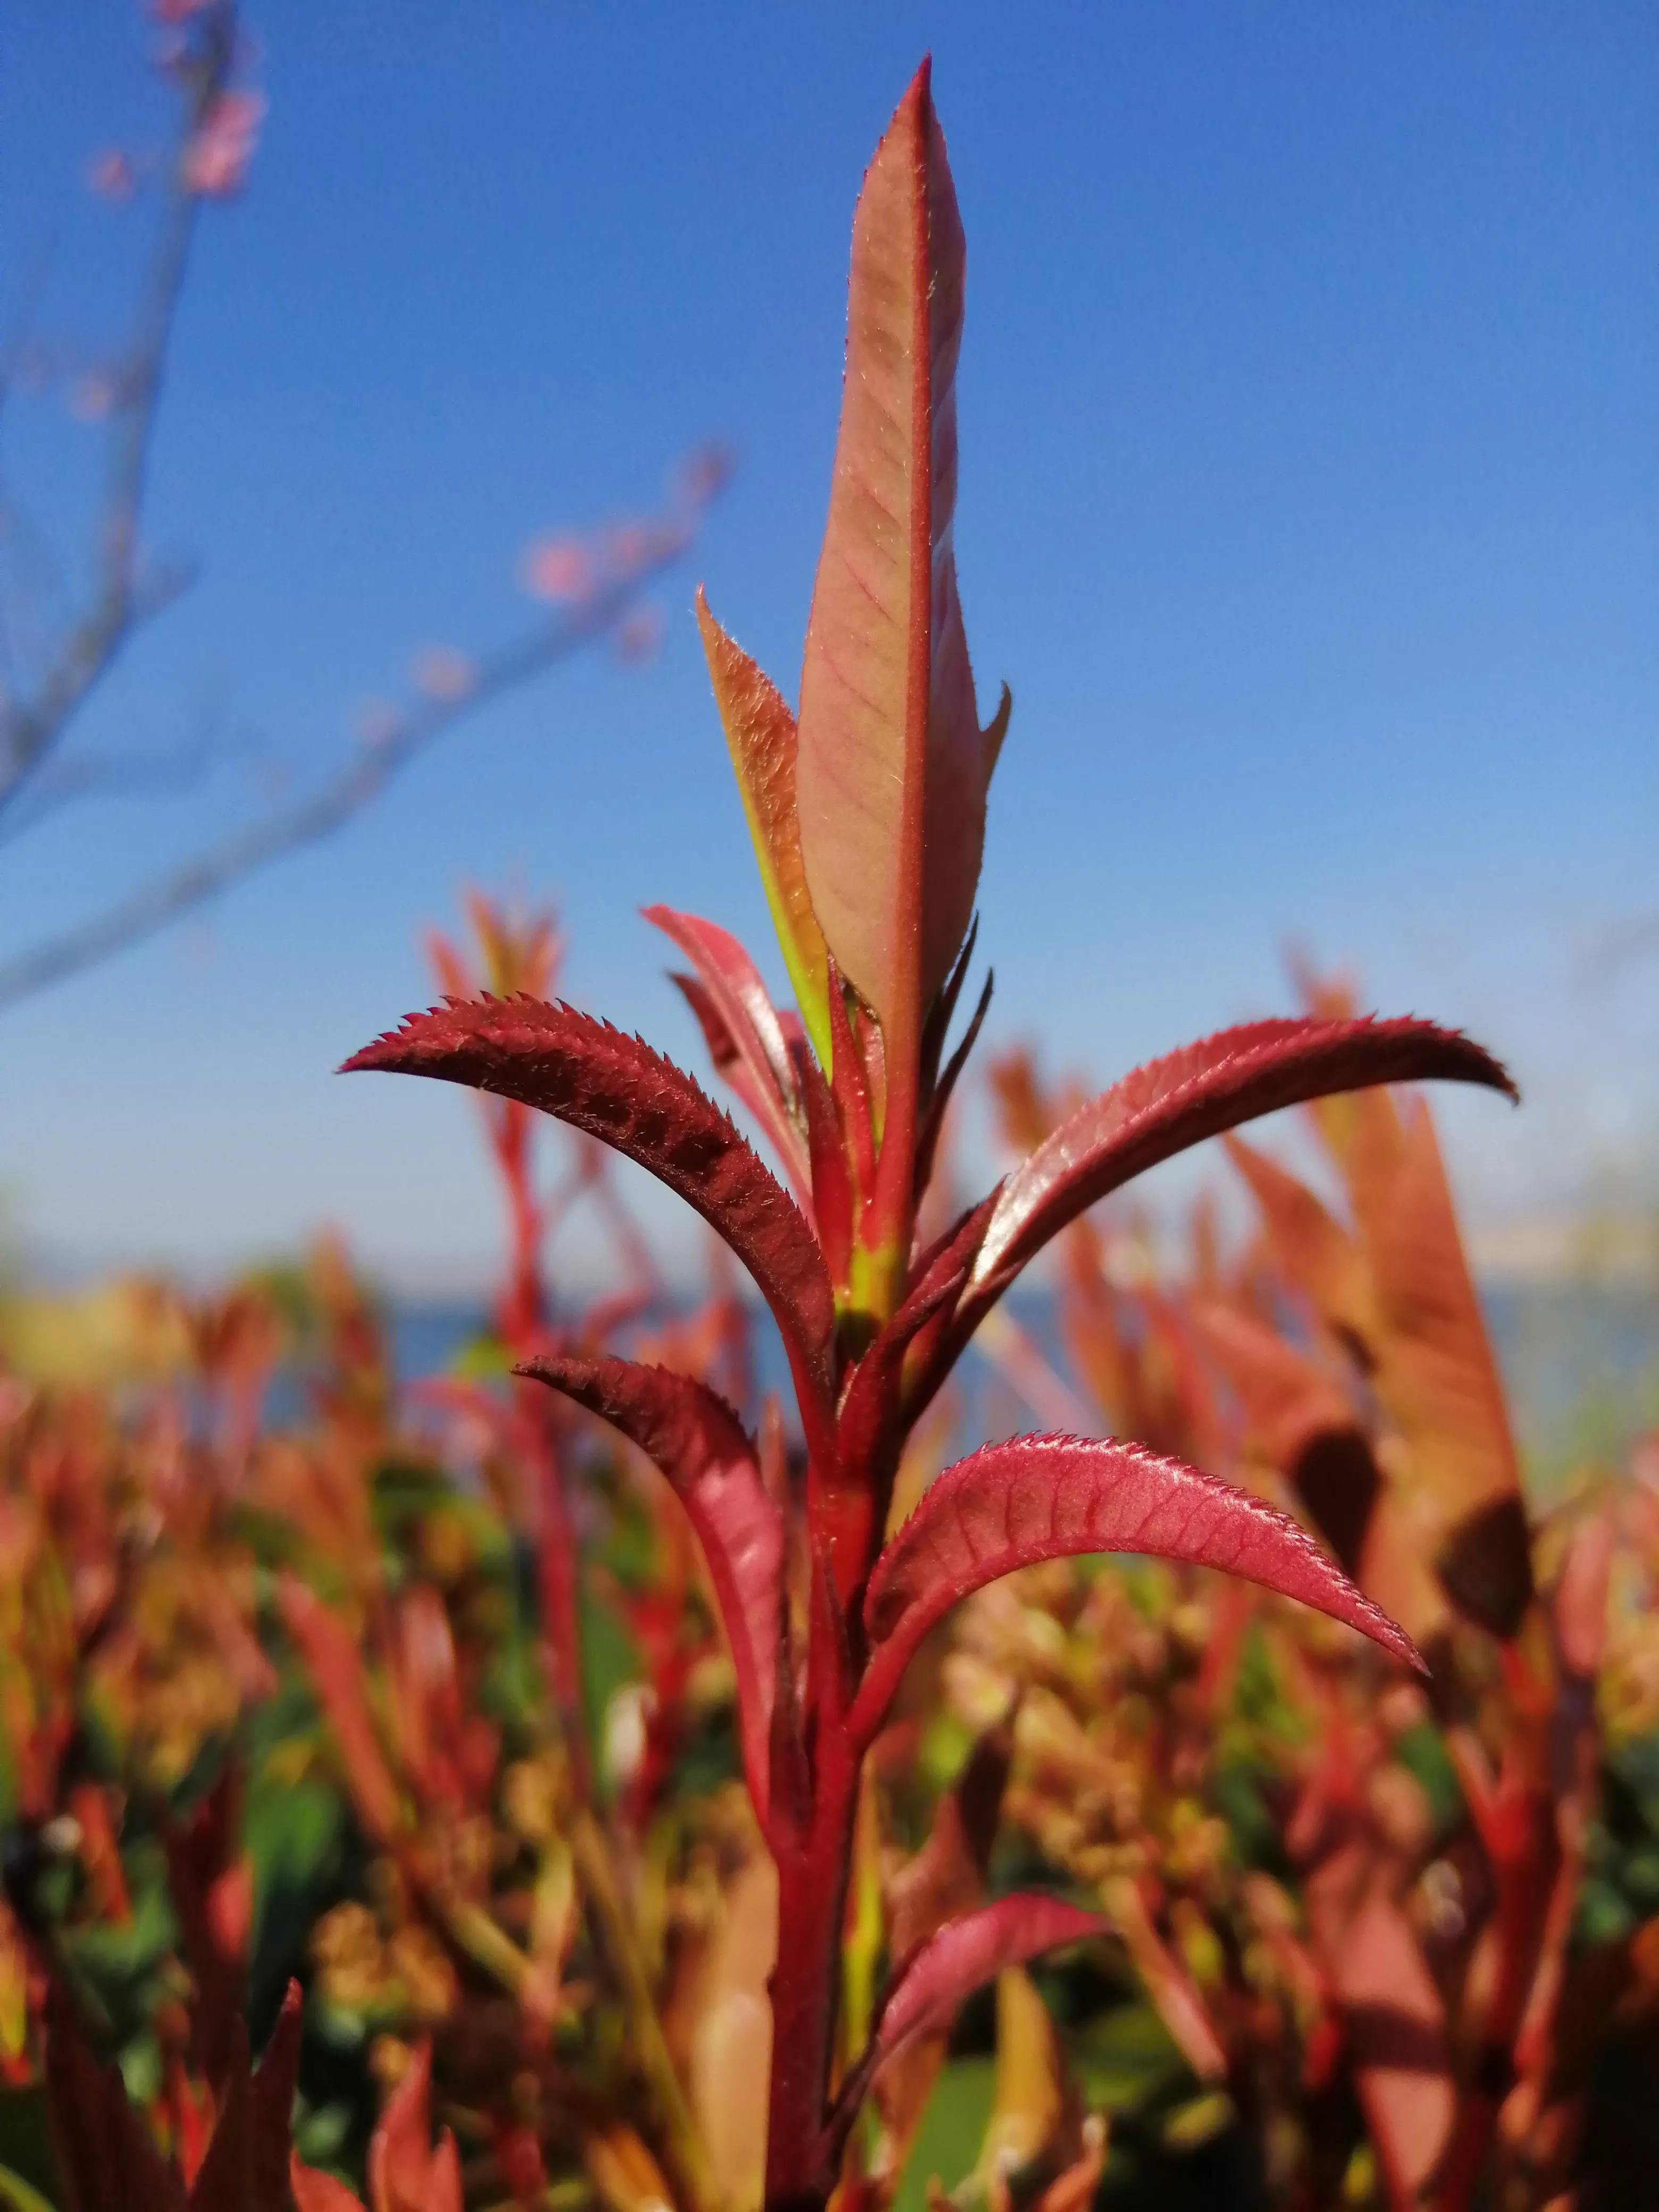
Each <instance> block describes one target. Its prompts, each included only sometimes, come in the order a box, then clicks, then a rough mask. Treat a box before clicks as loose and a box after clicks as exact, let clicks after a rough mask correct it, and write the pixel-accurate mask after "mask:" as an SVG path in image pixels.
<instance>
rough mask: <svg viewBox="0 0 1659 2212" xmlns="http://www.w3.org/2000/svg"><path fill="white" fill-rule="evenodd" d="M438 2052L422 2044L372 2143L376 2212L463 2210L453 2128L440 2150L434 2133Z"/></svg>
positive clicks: (372, 2197) (370, 2184)
mask: <svg viewBox="0 0 1659 2212" xmlns="http://www.w3.org/2000/svg"><path fill="white" fill-rule="evenodd" d="M431 2087H432V2051H431V2046H430V2045H428V2044H424V2043H423V2044H422V2045H421V2046H420V2048H419V2049H418V2050H417V2051H416V2053H415V2057H414V2059H413V2061H412V2062H411V2063H410V2069H409V2071H408V2072H407V2073H406V2074H405V2075H404V2078H403V2080H402V2081H400V2082H399V2083H398V2086H397V2087H396V2088H395V2089H394V2090H393V2091H392V2094H391V2096H390V2097H389V2098H388V2099H387V2100H386V2110H385V2111H384V2112H382V2113H381V2115H380V2125H379V2127H377V2128H376V2129H375V2130H374V2136H373V2137H372V2138H371V2140H370V2142H369V2146H368V2195H369V2202H370V2203H371V2204H372V2205H373V2207H374V2212H462V2204H461V2168H460V2160H459V2158H458V2157H457V2156H456V2154H455V2138H454V2136H452V2135H451V2134H450V2132H449V2130H448V2129H447V2128H446V2129H445V2130H444V2131H443V2133H442V2135H441V2136H440V2137H439V2138H438V2147H437V2148H436V2149H435V2150H433V2149H432V2148H430V2147H429V2145H428V2136H429V2134H430V2131H431V2121H430V2119H429V2118H428V2109H427V2107H428V2097H429V2093H430V2091H431Z"/></svg>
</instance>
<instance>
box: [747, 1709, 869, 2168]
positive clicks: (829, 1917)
mask: <svg viewBox="0 0 1659 2212" xmlns="http://www.w3.org/2000/svg"><path fill="white" fill-rule="evenodd" d="M816 1748H817V1756H816V1758H815V1759H814V1761H813V1765H814V1774H813V1781H814V1785H815V1798H814V1804H813V1810H812V1818H811V1826H810V1827H809V1828H808V1830H807V1832H806V1833H805V1836H803V1837H802V1838H800V1839H799V1841H798V1842H794V1841H782V1842H781V1844H780V1847H779V1850H778V1956H777V1964H776V1966H775V1967H774V1969H773V1972H772V1986H771V1996H772V2081H771V2093H770V2100H769V2108H768V2118H767V2130H766V2212H821V2208H822V2207H823V2205H825V2204H826V2203H828V2202H829V2193H830V2191H831V2189H832V2187H833V2186H834V2183H835V2168H834V2160H833V2159H832V2158H831V2157H830V2154H829V2145H828V2143H827V2142H826V2139H825V2135H824V2121H825V2118H826V2116H827V2111H828V2105H829V2069H830V2063H831V2060H832V2057H833V2055H834V2051H835V2038H836V2014H837V2008H838V2000H839V1996H840V1991H841V1938H842V1915H843V1913H844V1911H845V1907H846V1899H847V1882H848V1869H849V1867H850V1865H851V1863H852V1852H853V1823H854V1816H855V1814H856V1812H857V1808H858V1775H859V1759H858V1756H857V1753H856V1752H855V1751H854V1748H853V1746H852V1745H851V1743H850V1742H849V1741H848V1740H847V1738H846V1736H845V1735H844V1733H843V1731H842V1729H839V1728H836V1729H834V1730H833V1731H832V1732H831V1733H830V1735H829V1738H828V1740H827V1741H824V1740H823V1739H821V1740H820V1741H819V1743H818V1745H817V1747H816Z"/></svg>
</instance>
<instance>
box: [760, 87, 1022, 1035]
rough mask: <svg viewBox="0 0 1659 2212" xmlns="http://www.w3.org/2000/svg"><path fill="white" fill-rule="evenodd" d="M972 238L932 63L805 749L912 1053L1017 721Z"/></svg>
mask: <svg viewBox="0 0 1659 2212" xmlns="http://www.w3.org/2000/svg"><path fill="white" fill-rule="evenodd" d="M963 268H964V255H963V235H962V223H961V219H960V217H959V216H958V214H957V201H956V192H955V189H954V187H953V185H952V184H951V173H950V169H949V167H948V165H947V163H946V161H945V140H944V137H943V134H942V133H941V131H940V130H939V124H938V121H937V119H936V118H935V116H934V113H933V100H932V96H931V92H930V89H929V80H928V70H927V64H925V63H924V64H923V65H922V67H921V70H918V72H917V74H916V76H915V80H914V82H912V83H911V85H910V88H909V89H908V91H907V93H906V94H905V95H904V98H903V100H902V101H901V102H900V104H899V107H898V110H897V112H896V114H895V115H894V117H893V119H892V122H891V124H890V126H889V128H888V131H887V134H886V136H885V137H884V138H883V140H882V142H881V144H880V145H879V146H878V149H877V150H876V155H875V158H874V160H873V161H872V162H871V164H870V167H869V169H868V171H867V173H866V177H865V180H864V189H863V191H862V193H861V194H860V199H859V204H858V209H857V211H856V213H855V214H854V219H853V251H852V271H851V278H850V283H849V287H848V327H847V368H846V379H845V382H844V385H843V387H842V415H841V428H840V432H839V435H838V438H837V441H836V459H835V469H834V475H833V477H832V481H831V487H830V495H829V523H828V526H827V528H826V531H825V533H824V541H823V554H822V556H821V557H820V560H819V564H818V572H817V581H816V584H815V586H814V588H813V594H812V611H811V620H810V622H809V623H808V626H807V634H806V652H805V661H804V664H803V667H802V671H801V705H800V718H799V745H798V751H797V757H796V792H797V799H798V804H799V815H800V838H801V851H802V854H803V856H804V858H805V866H806V879H807V882H808V884H809V885H810V886H811V898H812V905H813V908H814V910H815V912H816V913H817V918H818V921H819V924H820V926H821V927H822V928H823V934H824V936H825V938H826V939H828V940H829V946H830V949H831V950H832V951H834V953H835V955H836V960H837V961H838V963H840V965H841V968H842V971H843V973H844V974H845V975H847V977H848V980H849V981H851V982H852V984H853V985H854V987H855V988H856V989H857V990H858V991H859V993H860V994H861V996H862V997H863V998H864V999H865V1000H866V1002H867V1003H868V1004H869V1005H870V1006H872V1007H873V1008H874V1010H875V1012H876V1014H877V1016H878V1019H879V1020H880V1022H881V1024H882V1027H883V1030H884V1036H885V1037H886V1040H887V1048H888V1054H889V1063H890V1066H896V1063H897V1061H898V1060H900V1059H902V1058H904V1057H907V1056H909V1057H913V1056H914V1055H915V1052H916V1049H917V1045H918V1040H919V1037H920V1034H921V1020H922V1017H923V1015H924V1014H925V1012H926V1011H927V1005H928V1002H929V1001H930V1000H931V999H932V998H933V994H934V993H935V992H936V991H937V990H938V988H939V986H940V984H941V983H942V982H943V981H944V980H945V975H946V974H947V973H948V971H949V969H950V967H951V960H952V958H953V957H954V955H955V953H956V950H957V946H958V945H960V944H961V942H962V939H963V933H964V932H965V931H966V929H967V927H968V923H969V917H970V915H971V914H972V911H973V904H974V892H975V885H976V884H977V882H978V878H979V867H980V855H981V847H982V844H983V842H984V834H985V793H986V787H987V783H988V781H989V778H990V773H991V769H992V765H993V763H994V759H995V755H996V749H997V744H998V743H999V742H1000V735H1001V725H1000V722H999V725H998V726H996V727H995V728H994V730H993V731H991V732H981V729H980V726H979V721H978V716H977V714H976V711H975V700H974V685H973V677H972V674H971V671H970V670H969V662H968V648H967V643H966V640H965V638H964V636H963V625H962V611H961V607H960V605H959V603H958V600H957V581H956V562H955V555H954V552H953V550H952V544H951V519H952V515H953V512H954V509H955V505H956V481H957V428H956V390H955V380H956V367H957V349H958V348H959V346H960V344H961V340H962V307H963Z"/></svg>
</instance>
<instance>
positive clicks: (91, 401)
mask: <svg viewBox="0 0 1659 2212" xmlns="http://www.w3.org/2000/svg"><path fill="white" fill-rule="evenodd" d="M120 391H121V388H120V386H119V384H118V381H117V380H116V379H115V377H114V376H112V374H110V372H109V371H108V370H107V369H91V370H88V373H87V374H86V375H84V376H77V377H76V380H75V381H74V383H73V384H71V385H70V388H69V396H68V398H67V400H66V402H65V404H66V405H67V406H68V408H69V411H70V414H71V415H72V416H74V417H75V419H76V422H103V421H104V420H105V419H106V417H107V416H111V415H112V414H113V413H114V412H115V408H116V403H117V402H118V399H119V398H120Z"/></svg>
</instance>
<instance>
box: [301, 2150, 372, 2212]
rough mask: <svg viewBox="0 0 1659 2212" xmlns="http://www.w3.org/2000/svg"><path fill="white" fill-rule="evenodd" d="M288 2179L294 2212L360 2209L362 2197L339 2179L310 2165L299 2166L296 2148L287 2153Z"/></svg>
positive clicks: (335, 2211) (361, 2210)
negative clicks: (288, 2154) (292, 2192)
mask: <svg viewBox="0 0 1659 2212" xmlns="http://www.w3.org/2000/svg"><path fill="white" fill-rule="evenodd" d="M288 2182H289V2188H290V2189H291V2190H292V2191H294V2205H295V2212H363V2203H362V2198H361V2197H354V2196H353V2195H352V2193H351V2191H349V2189H348V2188H347V2187H346V2185H345V2184H344V2182H343V2181H337V2180H336V2179H334V2176H333V2175H332V2174H331V2173H319V2172H318V2170H317V2168H316V2167H315V2166H301V2163H300V2154H299V2153H298V2151H295V2152H294V2153H292V2154H291V2155H290V2156H289V2165H288Z"/></svg>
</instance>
